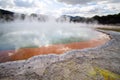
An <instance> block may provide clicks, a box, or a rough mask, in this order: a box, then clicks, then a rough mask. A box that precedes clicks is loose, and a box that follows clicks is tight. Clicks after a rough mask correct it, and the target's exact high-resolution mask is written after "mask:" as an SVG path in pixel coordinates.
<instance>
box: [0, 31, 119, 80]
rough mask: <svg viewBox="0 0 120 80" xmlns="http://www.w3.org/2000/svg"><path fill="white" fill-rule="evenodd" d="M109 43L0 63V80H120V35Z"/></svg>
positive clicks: (112, 37)
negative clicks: (58, 53)
mask: <svg viewBox="0 0 120 80" xmlns="http://www.w3.org/2000/svg"><path fill="white" fill-rule="evenodd" d="M102 32H105V33H106V34H108V35H110V37H111V40H110V41H108V42H107V43H105V44H103V45H101V46H98V47H95V48H89V49H83V50H73V51H68V52H66V53H64V54H61V55H55V54H49V55H42V56H41V55H39V56H34V57H32V58H30V59H27V60H21V61H14V62H6V63H1V64H0V80H120V33H119V32H114V31H102Z"/></svg>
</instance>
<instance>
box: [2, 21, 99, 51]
mask: <svg viewBox="0 0 120 80" xmlns="http://www.w3.org/2000/svg"><path fill="white" fill-rule="evenodd" d="M91 26H93V25H88V24H83V23H69V22H65V23H57V22H55V21H49V22H37V21H32V22H30V21H13V22H9V23H0V50H11V49H19V48H24V47H41V46H49V45H52V44H61V43H62V44H63V43H64V44H66V43H71V42H79V41H86V40H90V39H92V38H96V37H98V35H99V34H100V33H99V32H97V31H94V30H92V29H91V28H90V27H91Z"/></svg>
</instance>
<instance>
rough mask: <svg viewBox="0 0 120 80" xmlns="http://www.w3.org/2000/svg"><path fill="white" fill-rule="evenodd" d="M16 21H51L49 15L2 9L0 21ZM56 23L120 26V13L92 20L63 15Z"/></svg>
mask: <svg viewBox="0 0 120 80" xmlns="http://www.w3.org/2000/svg"><path fill="white" fill-rule="evenodd" d="M16 19H19V20H30V21H35V20H37V21H40V22H46V21H48V20H49V17H48V16H47V15H41V14H34V13H33V14H30V15H27V14H19V13H14V12H11V11H6V10H2V9H0V21H2V22H6V21H8V22H9V21H14V20H16ZM55 21H56V22H64V21H68V22H74V23H81V22H82V23H94V22H97V23H99V24H120V13H118V14H113V15H107V16H98V15H96V16H93V17H91V18H86V17H80V16H69V15H62V16H60V17H59V18H56V19H55Z"/></svg>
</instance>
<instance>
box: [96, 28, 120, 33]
mask: <svg viewBox="0 0 120 80" xmlns="http://www.w3.org/2000/svg"><path fill="white" fill-rule="evenodd" d="M97 29H101V30H109V31H117V32H120V28H97Z"/></svg>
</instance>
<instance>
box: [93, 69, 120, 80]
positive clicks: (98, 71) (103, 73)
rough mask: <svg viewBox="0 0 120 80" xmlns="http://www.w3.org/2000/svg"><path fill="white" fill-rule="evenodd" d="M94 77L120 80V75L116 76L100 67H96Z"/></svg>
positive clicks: (105, 79)
mask: <svg viewBox="0 0 120 80" xmlns="http://www.w3.org/2000/svg"><path fill="white" fill-rule="evenodd" d="M92 75H94V76H98V75H100V76H102V77H103V78H104V80H120V75H119V74H115V73H113V72H111V71H109V70H105V69H102V68H99V67H94V71H92Z"/></svg>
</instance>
